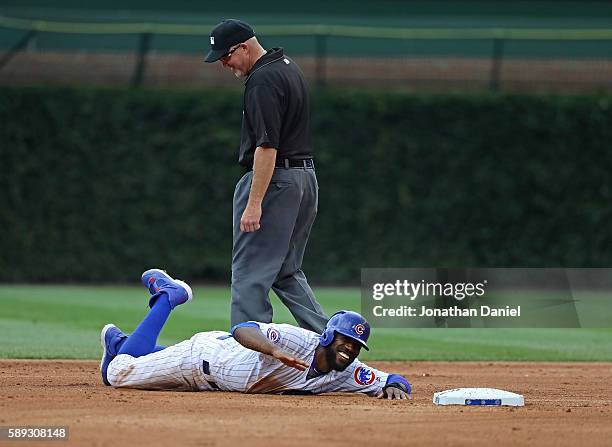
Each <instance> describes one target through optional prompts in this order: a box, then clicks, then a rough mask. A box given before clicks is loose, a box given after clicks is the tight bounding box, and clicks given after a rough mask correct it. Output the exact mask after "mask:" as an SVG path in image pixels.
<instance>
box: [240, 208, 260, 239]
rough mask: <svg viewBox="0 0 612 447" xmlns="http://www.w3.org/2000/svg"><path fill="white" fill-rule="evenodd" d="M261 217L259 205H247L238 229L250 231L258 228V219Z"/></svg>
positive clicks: (245, 231)
mask: <svg viewBox="0 0 612 447" xmlns="http://www.w3.org/2000/svg"><path fill="white" fill-rule="evenodd" d="M260 219H261V205H250V204H249V205H247V207H246V208H245V209H244V212H243V213H242V218H241V219H240V231H242V232H244V233H251V232H253V231H257V230H259V228H260V225H259V220H260Z"/></svg>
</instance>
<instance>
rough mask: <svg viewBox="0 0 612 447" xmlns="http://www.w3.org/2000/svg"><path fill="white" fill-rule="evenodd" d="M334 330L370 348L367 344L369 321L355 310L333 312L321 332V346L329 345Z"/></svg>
mask: <svg viewBox="0 0 612 447" xmlns="http://www.w3.org/2000/svg"><path fill="white" fill-rule="evenodd" d="M336 332H338V333H339V334H342V335H346V336H347V337H350V338H352V339H353V340H355V341H357V342H359V344H360V345H361V346H363V347H364V348H365V349H367V350H368V351H369V350H370V348H368V344H367V341H368V338H369V337H370V323H368V321H367V320H366V319H365V318H363V317H362V316H361V315H359V314H358V313H357V312H351V311H350V310H341V311H339V312H336V313H335V314H333V315H332V316H331V318H330V319H329V321H328V322H327V325H326V326H325V330H324V331H323V333H322V334H321V341H320V344H321V346H327V345H329V344H330V343H331V342H332V341H333V339H334V335H335V334H336Z"/></svg>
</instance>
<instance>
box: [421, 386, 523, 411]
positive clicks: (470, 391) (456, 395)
mask: <svg viewBox="0 0 612 447" xmlns="http://www.w3.org/2000/svg"><path fill="white" fill-rule="evenodd" d="M433 403H434V404H436V405H483V406H501V405H508V406H512V407H522V406H524V405H525V399H524V398H523V396H521V395H520V394H516V393H511V392H509V391H503V390H498V389H495V388H456V389H454V390H446V391H440V392H438V393H434V397H433Z"/></svg>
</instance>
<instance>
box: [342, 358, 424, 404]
mask: <svg viewBox="0 0 612 447" xmlns="http://www.w3.org/2000/svg"><path fill="white" fill-rule="evenodd" d="M344 374H345V378H344V381H343V382H341V383H340V384H338V387H337V389H334V391H349V392H357V393H364V394H367V395H368V396H372V397H378V398H379V399H382V398H387V399H410V398H411V397H410V393H411V392H412V387H411V386H410V383H408V380H406V379H405V378H404V377H402V376H400V375H399V374H388V373H386V372H384V371H380V370H377V369H375V368H372V367H370V366H368V365H366V364H365V363H362V362H360V361H358V360H357V361H355V362H353V363H352V364H351V366H350V367H349V368H347V369H346V371H345V373H344Z"/></svg>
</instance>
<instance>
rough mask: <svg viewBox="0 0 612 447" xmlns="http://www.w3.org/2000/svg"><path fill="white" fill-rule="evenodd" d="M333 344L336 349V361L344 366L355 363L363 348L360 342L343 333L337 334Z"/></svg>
mask: <svg viewBox="0 0 612 447" xmlns="http://www.w3.org/2000/svg"><path fill="white" fill-rule="evenodd" d="M333 345H334V348H335V351H336V362H337V363H338V364H339V365H342V366H345V365H350V364H351V363H353V360H355V359H356V358H357V356H358V355H359V351H360V350H361V346H360V345H359V343H357V342H355V341H354V340H352V339H350V338H348V337H345V336H344V335H342V334H336V339H335V340H334V343H333Z"/></svg>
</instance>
